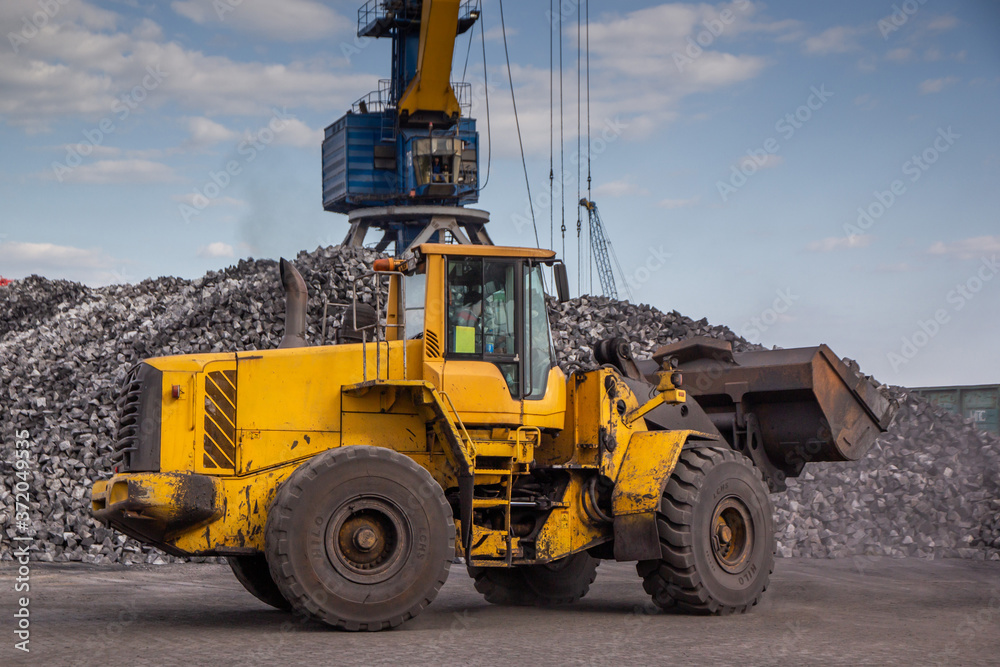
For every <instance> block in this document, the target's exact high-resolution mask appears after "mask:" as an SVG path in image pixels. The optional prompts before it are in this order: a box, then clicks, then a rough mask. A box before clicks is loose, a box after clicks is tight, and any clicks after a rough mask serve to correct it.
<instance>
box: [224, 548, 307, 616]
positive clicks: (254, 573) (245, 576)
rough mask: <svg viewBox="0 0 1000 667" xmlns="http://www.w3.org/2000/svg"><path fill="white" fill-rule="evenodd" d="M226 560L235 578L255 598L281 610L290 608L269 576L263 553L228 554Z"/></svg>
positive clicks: (269, 571) (269, 572)
mask: <svg viewBox="0 0 1000 667" xmlns="http://www.w3.org/2000/svg"><path fill="white" fill-rule="evenodd" d="M226 560H227V561H229V567H230V568H232V570H233V574H235V575H236V579H237V580H238V581H239V582H240V583H241V584H243V588H245V589H247V591H248V592H249V593H250V594H251V595H253V596H254V597H255V598H257V599H258V600H260V601H261V602H263V603H265V604H269V605H271V606H272V607H274V608H275V609H281V610H282V611H288V610H290V609H291V608H292V605H290V604H288V600H286V599H285V598H284V597H282V595H281V591H279V590H278V586H277V584H275V583H274V579H272V578H271V570H270V569H269V568H268V567H267V559H266V558H264V555H263V554H257V555H255V556H228V557H227V558H226Z"/></svg>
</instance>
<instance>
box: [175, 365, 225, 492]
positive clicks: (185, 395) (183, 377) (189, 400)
mask: <svg viewBox="0 0 1000 667" xmlns="http://www.w3.org/2000/svg"><path fill="white" fill-rule="evenodd" d="M230 356H231V355H230ZM200 377H201V375H199V374H198V373H195V372H190V371H181V372H174V371H164V373H163V396H162V397H161V404H160V405H161V407H160V470H162V471H164V472H168V471H180V470H194V451H195V421H196V419H197V418H198V417H200V415H201V412H200V411H198V410H197V409H196V408H197V404H196V403H195V395H196V393H197V392H196V389H197V380H198V379H199V378H200ZM174 385H177V386H178V387H179V390H180V396H179V397H178V398H174V397H173V395H172V394H171V391H172V388H173V387H174ZM196 413H197V414H196Z"/></svg>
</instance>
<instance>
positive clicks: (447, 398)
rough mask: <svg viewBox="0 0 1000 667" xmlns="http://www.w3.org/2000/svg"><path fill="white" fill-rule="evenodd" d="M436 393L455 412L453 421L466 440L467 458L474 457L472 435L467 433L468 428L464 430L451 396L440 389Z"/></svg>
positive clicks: (474, 447) (474, 446)
mask: <svg viewBox="0 0 1000 667" xmlns="http://www.w3.org/2000/svg"><path fill="white" fill-rule="evenodd" d="M437 393H438V394H439V395H440V396H441V397H442V399H443V400H442V401H441V402H442V403H444V402H445V401H447V402H448V406H447V407H448V408H450V409H451V411H452V412H453V413H454V414H455V423H456V424H458V427H459V428H461V429H462V431H461V434H460V435H464V436H465V439H466V440H467V441H468V446H467V448H468V450H469V458H472V457H474V456H475V455H476V445H475V444H474V443H473V441H472V436H471V435H469V432H468V430H466V428H465V423H464V422H462V417H461V416H460V415H459V414H458V410H457V409H456V408H455V404H454V403H453V402H452V400H451V396H449V395H448V394H447V393H446V392H444V391H441V390H438V392H437Z"/></svg>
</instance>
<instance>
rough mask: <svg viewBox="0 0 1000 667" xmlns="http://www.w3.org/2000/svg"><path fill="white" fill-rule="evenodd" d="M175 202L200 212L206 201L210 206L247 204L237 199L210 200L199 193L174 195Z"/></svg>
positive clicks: (218, 198) (220, 198)
mask: <svg viewBox="0 0 1000 667" xmlns="http://www.w3.org/2000/svg"><path fill="white" fill-rule="evenodd" d="M171 199H173V200H174V201H175V202H177V203H179V204H186V205H187V206H190V207H192V208H196V209H199V210H200V207H204V206H205V201H206V200H208V206H246V205H247V203H246V202H245V201H243V200H242V199H236V198H235V197H215V198H213V199H208V198H207V197H205V196H204V195H201V194H198V193H197V192H189V193H188V194H183V195H174V196H173V197H171Z"/></svg>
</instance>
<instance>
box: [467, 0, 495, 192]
mask: <svg viewBox="0 0 1000 667" xmlns="http://www.w3.org/2000/svg"><path fill="white" fill-rule="evenodd" d="M479 35H480V37H481V38H482V41H483V93H484V96H485V97H486V178H485V179H484V180H483V184H482V185H481V186H479V191H480V192H482V191H483V190H485V189H486V185H487V184H488V183H489V182H490V167H491V166H492V163H493V123H492V122H491V121H490V79H489V71H488V70H487V67H486V25H485V22H484V19H483V17H482V15H480V17H479ZM469 44H470V45H471V44H472V41H471V37H470V41H469Z"/></svg>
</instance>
